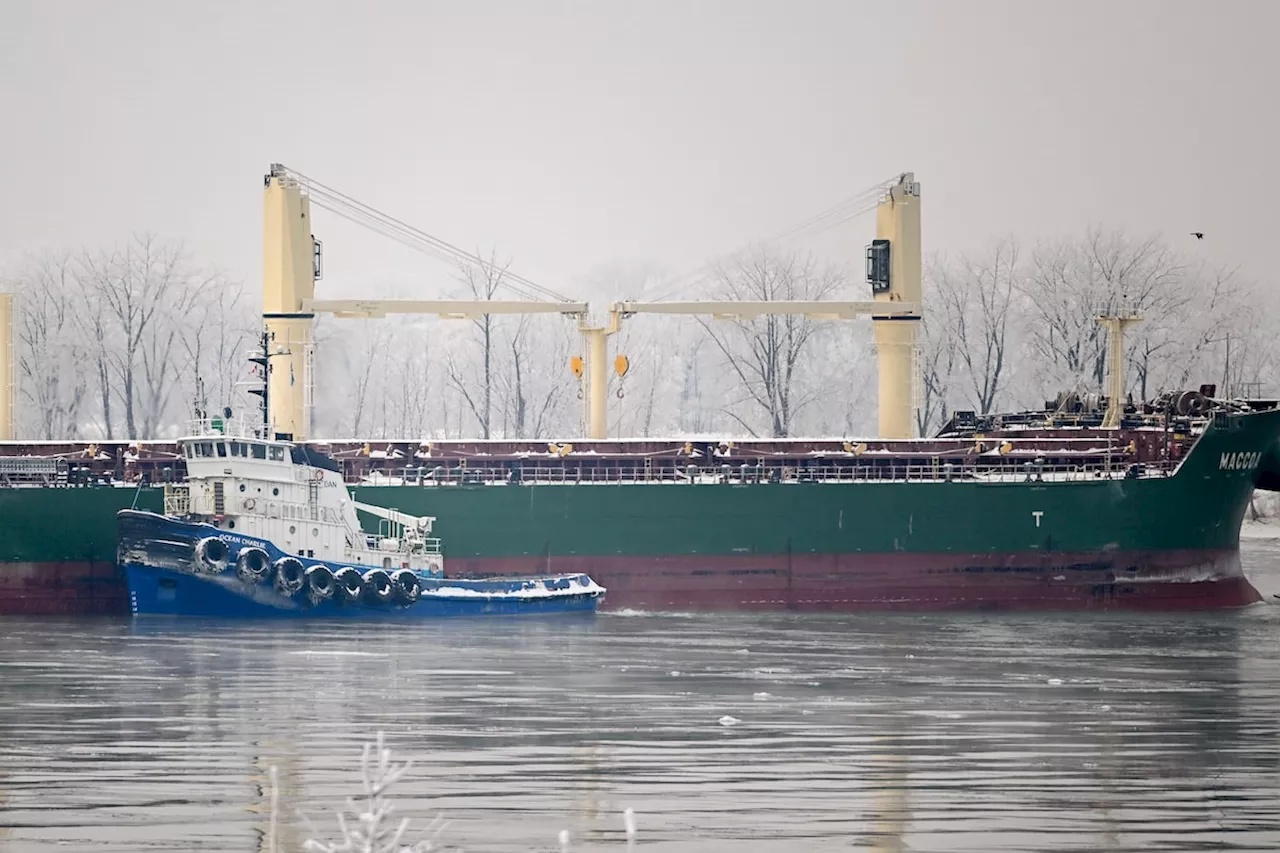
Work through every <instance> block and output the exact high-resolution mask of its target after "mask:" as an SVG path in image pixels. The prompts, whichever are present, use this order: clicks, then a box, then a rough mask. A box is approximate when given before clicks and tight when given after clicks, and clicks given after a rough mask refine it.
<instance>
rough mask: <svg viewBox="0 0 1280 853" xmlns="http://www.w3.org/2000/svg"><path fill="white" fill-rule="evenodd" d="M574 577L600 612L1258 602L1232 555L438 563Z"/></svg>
mask: <svg viewBox="0 0 1280 853" xmlns="http://www.w3.org/2000/svg"><path fill="white" fill-rule="evenodd" d="M540 572H582V573H585V574H589V575H590V576H591V577H592V578H593V579H595V581H596V582H597V583H599V584H600V585H601V586H604V587H605V588H606V589H607V590H608V593H607V594H606V596H605V600H604V603H603V605H602V606H601V609H602V610H610V609H612V610H617V609H621V608H632V609H643V610H792V611H844V612H857V611H886V610H908V611H938V610H1078V609H1089V608H1095V609H1096V608H1134V609H1154V610H1209V609H1217V608H1224V607H1240V606H1243V605H1246V604H1253V603H1255V602H1258V601H1261V600H1262V596H1261V595H1259V594H1258V591H1257V590H1256V589H1254V587H1253V584H1251V583H1250V582H1249V581H1248V579H1247V578H1246V577H1245V576H1244V572H1243V570H1242V569H1241V566H1240V554H1239V552H1238V551H1234V550H1213V551H1210V550H1197V551H1151V552H1120V551H1116V552H1110V553H1107V554H1067V553H1062V552H1057V553H1054V552H1039V551H1030V552H1025V553H1017V554H999V555H992V554H973V555H962V554H948V553H941V554H905V553H894V554H791V555H786V554H783V555H772V556H759V555H745V554H744V555H734V556H718V557H717V556H713V557H699V556H679V557H675V556H667V557H553V558H551V559H549V560H548V559H547V558H508V559H494V558H487V559H475V560H458V561H454V562H453V563H452V564H451V563H450V561H449V560H448V559H447V558H446V559H445V574H446V575H454V576H477V577H478V576H518V575H529V574H536V573H540Z"/></svg>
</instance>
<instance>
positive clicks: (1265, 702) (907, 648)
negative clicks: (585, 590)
mask: <svg viewBox="0 0 1280 853" xmlns="http://www.w3.org/2000/svg"><path fill="white" fill-rule="evenodd" d="M1248 548H1249V550H1248V551H1246V565H1247V566H1248V567H1249V570H1250V571H1251V572H1253V573H1255V575H1259V576H1260V577H1259V586H1260V587H1263V588H1265V587H1267V586H1268V585H1269V586H1270V587H1271V588H1274V589H1277V590H1280V571H1277V570H1276V567H1277V565H1280V561H1277V559H1276V558H1277V557H1278V556H1280V543H1276V542H1270V543H1267V542H1263V543H1258V542H1250V544H1249V546H1248ZM4 631H5V638H4V639H5V642H4V643H3V646H2V647H0V672H2V673H3V684H4V690H3V691H0V745H3V746H0V851H7V850H9V849H12V850H20V851H24V852H25V851H33V853H42V852H43V851H53V850H58V851H68V850H70V851H75V850H85V851H89V850H93V851H98V853H101V851H113V850H116V851H135V850H162V849H163V850H171V849H182V850H202V851H251V850H256V849H258V847H259V842H260V837H261V836H260V834H261V832H262V831H263V829H264V827H265V825H266V817H265V812H266V801H265V795H264V786H265V784H266V779H267V772H268V767H269V766H271V765H275V766H276V767H277V768H278V770H279V778H280V798H281V803H282V808H283V812H284V815H285V818H286V820H285V821H284V830H283V833H284V841H285V842H286V846H287V847H288V849H290V850H296V849H299V848H300V846H301V836H300V834H299V832H300V830H299V828H298V826H297V821H296V820H295V819H294V817H293V815H294V814H295V809H296V808H297V807H299V806H303V807H305V808H306V809H307V810H308V811H309V812H310V813H312V814H313V815H327V814H329V813H330V811H331V809H332V808H333V807H335V806H337V805H339V804H340V803H341V802H342V800H343V799H344V798H345V797H346V796H348V795H351V794H354V793H356V792H357V789H358V783H359V780H358V775H357V772H356V757H357V756H358V754H359V751H360V748H361V746H362V745H363V744H364V743H365V742H366V741H367V740H368V739H370V738H371V737H372V736H373V735H374V733H376V732H377V731H378V730H383V731H385V732H386V734H387V737H388V740H389V743H390V745H391V746H393V747H394V748H395V749H396V750H397V751H398V752H399V753H401V754H403V755H405V756H408V757H412V758H413V759H414V760H415V767H414V769H413V771H412V772H411V773H410V774H409V776H408V777H407V778H406V779H405V781H404V782H403V783H402V784H401V785H400V787H399V792H400V794H401V798H400V800H399V810H400V812H401V813H402V814H407V815H409V816H413V817H416V818H425V817H428V816H430V815H432V814H434V813H436V812H442V813H444V814H445V815H446V816H447V817H448V818H449V819H450V824H449V827H448V830H447V831H446V836H445V837H446V840H448V841H450V842H452V843H454V844H457V845H460V846H462V847H466V848H469V849H484V850H491V851H515V850H521V851H523V850H531V849H543V850H549V849H557V847H558V842H557V836H558V833H559V832H560V830H562V829H567V830H569V832H570V834H571V837H572V839H573V849H574V850H593V849H601V850H608V849H622V848H623V847H624V846H625V845H624V840H625V835H624V824H623V820H622V811H623V809H625V808H627V807H631V808H634V809H635V814H636V823H637V826H638V833H639V834H638V838H639V840H640V842H641V843H642V844H643V845H644V849H646V850H649V851H653V853H661V851H694V850H697V851H716V850H724V851H733V853H750V851H756V850H759V851H764V850H769V851H775V850H805V849H814V850H825V849H831V850H836V849H839V850H850V849H860V850H906V849H910V850H975V851H977V850H983V851H1004V850H1007V851H1079V850H1117V851H1130V850H1132V851H1137V850H1198V849H1214V850H1220V851H1221V850H1226V851H1232V850H1274V849H1280V722H1278V721H1280V607H1275V608H1273V607H1266V606H1263V607H1255V608H1248V609H1246V610H1244V611H1241V612H1233V613H1220V614H1207V615H1194V616H1168V617H1166V616H1150V615H1125V614H1073V615H1070V616H1056V615H1036V616H1029V615H1018V614H1010V615H999V616H993V615H956V616H884V615H876V616H838V615H823V616H818V617H803V616H798V615H795V614H770V615H759V614H757V615H751V616H746V615H712V616H699V615H697V614H688V613H684V614H656V613H645V612H640V611H631V612H626V613H622V614H611V615H607V616H606V615H602V616H600V617H598V618H596V619H595V620H587V621H581V620H573V621H563V622H562V621H557V620H554V619H552V620H531V621H525V622H465V621H458V622H448V623H441V624H429V625H418V626H404V625H391V626H361V625H312V626H278V625H243V624H240V625H236V624H225V623H223V624H219V623H196V622H192V623H180V624H175V623H164V624H158V623H157V624H149V623H141V622H140V623H137V624H133V623H131V622H128V621H112V620H91V621H67V620H23V619H10V620H7V621H6V622H5V625H4ZM317 820H318V822H319V824H320V825H321V826H322V827H328V826H329V825H330V824H329V821H328V820H327V819H320V818H317Z"/></svg>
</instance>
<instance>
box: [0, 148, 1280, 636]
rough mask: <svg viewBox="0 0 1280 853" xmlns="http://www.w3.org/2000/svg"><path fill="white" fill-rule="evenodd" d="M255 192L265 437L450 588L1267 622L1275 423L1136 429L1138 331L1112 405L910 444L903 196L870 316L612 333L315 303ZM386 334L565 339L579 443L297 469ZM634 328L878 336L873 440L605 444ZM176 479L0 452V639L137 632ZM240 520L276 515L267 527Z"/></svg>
mask: <svg viewBox="0 0 1280 853" xmlns="http://www.w3.org/2000/svg"><path fill="white" fill-rule="evenodd" d="M264 183H265V187H266V190H265V192H266V196H265V211H264V223H265V237H264V274H263V281H264V299H263V308H264V314H263V322H264V329H265V331H264V347H263V351H262V353H261V357H260V358H257V359H256V363H258V364H260V365H261V366H262V367H263V368H264V369H265V376H264V379H263V387H262V388H261V389H260V393H261V395H262V403H263V405H262V411H263V419H264V423H265V424H266V425H268V426H269V428H270V431H271V432H272V433H273V434H275V435H276V436H278V437H280V438H282V439H284V440H290V441H294V442H296V443H297V444H299V445H302V446H306V447H311V448H313V449H314V450H316V451H317V452H319V453H323V454H325V455H326V456H327V457H329V458H332V459H333V460H335V462H336V464H337V465H338V466H339V467H340V470H341V473H342V477H343V480H344V482H345V483H346V484H347V485H348V486H349V487H350V488H351V489H352V492H353V495H354V497H355V500H356V501H358V502H360V503H364V504H368V505H373V506H379V507H383V508H386V509H394V510H396V511H398V512H402V513H407V514H409V515H413V516H431V517H434V518H435V519H436V527H437V530H438V531H439V535H440V536H441V537H442V539H443V540H444V541H445V542H446V543H447V544H446V546H445V548H444V552H443V558H444V562H443V570H444V574H445V576H446V577H455V578H464V579H467V578H470V579H476V578H495V577H496V578H501V577H519V576H528V575H544V574H552V575H567V574H581V575H588V576H590V577H591V578H592V579H593V580H595V581H596V582H597V583H599V584H600V585H601V586H603V587H605V588H607V589H608V596H607V598H606V600H605V602H604V604H603V605H602V609H606V610H607V609H617V608H641V609H648V610H682V611H683V610H706V609H737V610H794V611H823V610H845V611H864V610H871V611H876V610H943V609H956V608H963V609H1073V608H1165V609H1198V608H1215V607H1231V606H1239V605H1245V604H1249V603H1252V602H1256V601H1258V600H1259V595H1258V593H1257V591H1256V590H1255V589H1254V588H1253V586H1252V585H1251V584H1250V583H1249V581H1248V579H1247V578H1246V577H1245V576H1244V573H1243V571H1242V569H1241V564H1240V555H1239V540H1240V527H1241V523H1242V520H1243V517H1244V514H1245V511H1246V509H1247V507H1248V503H1249V499H1250V496H1251V494H1252V492H1253V490H1254V489H1255V488H1261V489H1270V490H1277V489H1280V450H1278V448H1277V439H1278V437H1280V407H1278V406H1277V402H1276V401H1274V400H1238V399H1231V398H1230V397H1229V396H1228V395H1218V394H1217V389H1216V388H1214V387H1213V386H1202V387H1201V388H1199V389H1196V390H1185V391H1181V392H1178V393H1169V394H1164V395H1162V396H1161V397H1159V398H1158V399H1155V400H1151V401H1147V402H1142V403H1136V404H1135V403H1130V402H1128V400H1127V397H1126V395H1125V394H1124V393H1123V381H1122V379H1123V369H1122V361H1123V359H1122V355H1123V352H1124V350H1123V329H1124V326H1125V324H1126V323H1128V322H1130V321H1131V320H1134V319H1136V318H1132V317H1128V316H1117V317H1106V318H1100V320H1101V322H1103V324H1104V325H1105V326H1107V330H1108V333H1109V337H1108V344H1109V348H1110V353H1111V355H1110V357H1109V359H1108V362H1109V376H1108V381H1107V387H1106V389H1105V393H1104V394H1092V395H1079V394H1075V393H1070V394H1063V395H1060V396H1059V397H1058V398H1057V399H1055V400H1052V401H1046V405H1045V406H1044V407H1043V409H1042V410H1038V411H1030V412H1011V413H1005V414H981V413H975V412H956V413H954V415H953V417H952V419H951V421H950V422H949V423H948V424H946V425H945V426H944V427H943V428H942V429H941V430H940V431H939V432H938V433H937V434H936V435H934V436H932V437H927V438H915V437H912V436H913V434H914V429H913V420H914V419H913V414H914V410H913V393H912V385H913V381H914V380H913V376H914V362H913V359H914V355H913V353H914V341H915V334H916V327H917V325H918V321H919V319H920V310H921V308H920V302H921V291H920V257H919V205H918V201H919V185H918V184H916V183H915V182H914V180H913V179H912V177H911V176H910V175H909V174H906V175H903V176H902V177H901V179H900V180H898V181H895V182H894V183H893V184H892V186H890V187H888V188H887V189H886V191H885V195H884V197H883V199H882V200H881V202H880V204H879V207H878V210H877V237H876V239H875V240H874V241H873V243H872V245H871V246H870V247H869V248H868V253H867V279H868V282H869V283H870V284H871V290H872V294H873V300H871V301H869V302H866V303H730V304H725V303H721V304H717V305H711V306H709V305H707V304H705V303H672V304H665V305H658V306H656V307H655V305H654V304H648V305H644V304H637V303H623V304H619V305H615V306H614V307H613V309H612V310H611V312H610V319H609V321H608V323H606V324H604V325H593V324H591V323H589V322H587V319H586V314H585V307H584V306H581V305H576V304H563V305H557V304H555V303H549V304H545V305H543V304H534V303H529V302H521V303H506V304H504V303H499V302H496V301H488V302H484V303H481V304H480V306H477V305H475V304H472V305H470V306H468V305H464V304H462V303H457V302H450V303H427V302H420V301H419V302H410V303H407V304H402V305H398V304H396V303H395V302H394V301H349V300H348V301H342V300H339V301H329V302H326V301H322V300H316V299H315V298H314V296H315V294H314V283H315V281H316V280H317V279H318V278H319V276H320V265H319V243H318V242H317V241H315V240H314V239H313V238H312V236H311V234H310V232H309V226H310V221H311V220H310V207H309V199H310V198H317V199H318V198H322V197H324V195H325V193H326V192H327V191H326V190H325V189H324V188H323V187H322V186H319V185H314V184H308V183H307V182H306V181H305V180H302V179H300V178H299V177H298V176H297V175H295V174H292V173H290V172H289V171H288V170H285V169H284V168H283V167H274V166H273V167H272V170H271V172H270V174H268V175H267V176H266V180H265V182H264ZM308 188H309V189H310V193H308V192H307V190H308ZM396 310H403V311H423V310H427V311H437V312H439V313H452V314H458V313H466V312H468V311H470V312H478V313H488V312H498V311H502V310H510V311H521V312H527V311H530V310H554V311H559V312H561V313H565V314H569V315H576V316H577V317H578V319H579V322H580V328H581V329H582V331H583V335H584V341H585V343H586V345H587V352H588V365H587V370H586V371H584V373H585V374H586V377H587V378H586V379H584V381H583V389H582V390H583V391H584V403H585V405H584V410H585V411H584V415H585V417H584V420H585V421H586V422H587V424H588V436H589V437H588V438H587V439H586V440H573V441H566V440H551V441H501V440H493V441H431V442H423V441H392V442H379V443H377V444H374V443H372V442H363V441H347V442H341V441H327V442H322V441H315V440H310V441H308V440H307V438H306V435H307V431H308V406H309V401H310V395H309V390H308V389H309V387H310V370H311V363H312V362H311V349H310V347H311V341H310V328H311V325H312V323H313V322H314V317H315V315H316V314H317V313H324V312H328V313H332V314H334V315H336V316H372V317H377V316H383V315H384V314H386V313H389V312H392V311H396ZM646 311H650V312H657V311H665V312H667V313H698V312H714V313H717V314H724V313H726V312H729V311H732V312H734V313H735V314H737V315H739V316H761V315H762V314H769V313H805V314H808V315H810V316H821V317H835V318H849V317H854V316H869V317H870V319H871V321H872V323H873V326H874V330H875V336H876V341H877V360H878V363H879V377H880V381H879V398H878V412H879V424H880V429H879V435H878V437H876V438H868V439H833V440H814V441H808V440H787V439H777V440H750V441H727V440H726V441H687V440H684V439H671V440H666V441H664V440H656V439H654V440H648V439H646V440H642V441H637V440H631V441H622V440H611V439H609V438H608V437H607V436H605V435H603V426H604V418H603V412H604V409H603V406H604V396H605V395H604V393H603V392H604V390H605V387H606V386H605V382H604V378H605V375H606V374H605V371H604V364H605V363H606V359H605V358H604V352H605V349H604V347H605V342H606V340H607V338H608V336H609V335H610V334H612V333H613V332H616V331H617V329H618V326H619V323H620V322H621V321H622V319H624V318H626V317H629V316H631V315H633V314H636V313H643V312H646ZM295 376H297V377H299V379H300V381H298V382H296V383H295V381H294V377H295ZM184 470H185V466H184V460H183V458H182V455H181V454H180V453H179V452H178V448H177V447H176V446H175V445H174V444H172V443H165V442H127V443H126V442H116V443H112V442H99V443H94V444H86V443H84V442H61V443H59V442H43V443H42V442H25V443H24V442H15V441H10V442H0V612H5V613H12V612H28V613H60V612H61V613H69V612H77V613H79V612H96V613H121V614H124V613H127V612H128V609H129V608H128V601H127V596H126V593H125V589H126V587H125V582H124V578H123V576H122V575H121V573H120V570H119V569H118V568H117V566H116V565H115V554H116V538H115V519H116V515H117V512H118V511H120V510H122V509H129V508H136V509H145V510H151V511H156V512H158V511H161V509H162V508H163V506H164V503H165V496H166V492H172V490H174V489H178V488H183V487H184V486H183V481H184V476H185V475H184ZM240 510H241V511H242V512H258V513H267V514H270V513H271V512H273V511H275V512H279V511H280V508H279V507H276V508H275V509H274V510H273V507H272V502H271V501H269V500H268V501H264V502H261V503H260V504H256V505H255V507H253V508H246V507H241V508H240ZM69 520H70V521H69ZM364 520H365V522H367V523H372V524H376V519H374V518H365V519H364ZM72 521H73V522H74V523H72Z"/></svg>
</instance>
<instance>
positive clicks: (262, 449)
mask: <svg viewBox="0 0 1280 853" xmlns="http://www.w3.org/2000/svg"><path fill="white" fill-rule="evenodd" d="M249 446H250V447H252V448H253V458H254V459H266V458H267V446H266V445H265V444H251V445H249Z"/></svg>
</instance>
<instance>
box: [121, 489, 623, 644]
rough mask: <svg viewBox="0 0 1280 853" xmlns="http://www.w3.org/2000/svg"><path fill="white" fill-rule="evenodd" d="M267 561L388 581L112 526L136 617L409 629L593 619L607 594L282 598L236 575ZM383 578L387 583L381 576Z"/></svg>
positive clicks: (142, 527) (536, 582)
mask: <svg viewBox="0 0 1280 853" xmlns="http://www.w3.org/2000/svg"><path fill="white" fill-rule="evenodd" d="M211 537H212V538H216V539H218V540H219V541H220V542H222V543H224V544H225V545H226V557H225V563H226V567H225V568H222V569H210V568H209V567H208V566H207V565H204V564H202V562H201V560H200V558H199V557H198V555H197V544H198V543H200V542H201V541H203V540H208V539H209V538H211ZM248 549H255V550H259V551H262V552H265V555H266V557H267V558H268V559H269V560H270V563H271V564H272V565H273V566H274V565H275V564H276V562H277V561H279V560H282V559H286V558H294V559H296V560H298V561H299V562H300V563H301V564H303V565H305V566H307V567H316V566H320V567H324V568H325V569H328V570H329V571H330V572H331V573H333V574H337V573H339V572H341V571H343V570H346V571H348V572H350V570H351V569H355V570H356V571H357V572H359V573H360V574H362V575H363V574H364V573H366V572H386V569H384V568H382V567H378V566H365V565H359V564H354V563H348V564H341V563H335V562H331V561H326V560H321V559H318V558H312V557H299V556H298V555H294V554H287V553H285V552H283V551H281V550H280V549H279V548H277V547H275V546H274V545H273V544H272V543H270V542H269V541H266V540H262V539H256V538H253V537H247V536H241V535H238V534H234V533H231V532H229V531H225V530H220V529H218V528H216V527H213V526H212V525H208V524H197V523H189V522H185V521H181V520H178V519H174V518H170V517H167V516H162V515H158V514H156V513H150V512H138V511H133V510H122V511H121V512H120V513H119V514H118V517H117V560H118V562H119V565H120V566H121V568H122V569H123V570H124V573H125V577H126V579H127V581H128V586H129V604H130V608H131V609H132V612H133V613H134V615H135V616H144V615H148V616H149V615H163V616H200V617H232V618H245V617H247V618H286V619H365V620H396V621H405V620H414V619H436V618H443V617H454V616H521V615H544V614H554V613H583V612H588V613H589V612H593V611H595V609H596V607H597V605H598V604H599V602H600V599H601V598H602V597H603V595H604V589H603V588H601V587H600V586H598V585H597V584H596V583H595V582H594V581H592V580H591V578H590V577H588V576H587V575H581V574H579V575H556V576H545V577H531V578H495V579H489V580H462V579H453V578H445V577H441V576H440V575H439V574H432V573H430V572H427V571H425V570H420V571H415V572H414V575H415V577H416V581H417V584H416V585H417V587H418V592H417V594H416V595H415V596H413V597H412V599H409V598H408V597H406V596H405V595H401V594H398V592H399V588H398V587H397V594H396V595H394V596H393V597H392V598H391V599H390V600H386V601H381V600H378V598H377V596H375V595H372V594H371V593H370V591H369V589H368V588H366V589H365V591H364V592H363V593H362V594H360V595H358V596H357V597H355V598H354V599H348V598H344V597H343V596H342V595H341V593H340V592H338V591H336V590H335V591H334V593H333V594H332V595H331V596H330V597H327V598H324V599H319V598H317V597H316V596H314V595H311V594H310V592H309V589H308V588H307V587H306V586H305V585H304V586H303V588H302V589H300V590H298V591H296V592H293V593H287V592H285V591H282V590H281V589H280V587H279V585H278V584H276V583H274V582H273V580H272V578H271V576H270V575H268V576H267V577H264V578H263V579H262V580H261V581H259V582H250V581H246V580H244V579H243V578H242V577H240V576H239V575H238V574H237V570H236V562H237V559H238V558H239V556H240V554H241V552H242V551H244V550H248ZM384 577H385V575H384Z"/></svg>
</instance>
